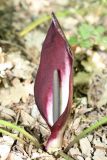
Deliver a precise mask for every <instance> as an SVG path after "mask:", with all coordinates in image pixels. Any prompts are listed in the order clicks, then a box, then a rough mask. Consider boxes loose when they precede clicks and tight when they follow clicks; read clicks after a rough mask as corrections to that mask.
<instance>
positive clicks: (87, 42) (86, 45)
mask: <svg viewBox="0 0 107 160" xmlns="http://www.w3.org/2000/svg"><path fill="white" fill-rule="evenodd" d="M79 44H80V46H81V47H83V48H89V47H91V46H92V42H91V41H90V40H88V39H87V40H81V41H80V43H79Z"/></svg>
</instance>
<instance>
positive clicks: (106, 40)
mask: <svg viewBox="0 0 107 160" xmlns="http://www.w3.org/2000/svg"><path fill="white" fill-rule="evenodd" d="M101 44H102V45H104V46H105V47H107V36H104V37H102V39H101Z"/></svg>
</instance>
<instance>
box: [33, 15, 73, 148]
mask: <svg viewBox="0 0 107 160" xmlns="http://www.w3.org/2000/svg"><path fill="white" fill-rule="evenodd" d="M72 79H73V55H72V53H71V51H70V47H69V45H68V43H67V41H66V38H65V36H64V33H63V32H62V29H61V27H60V25H59V23H58V20H57V19H56V17H55V15H54V14H52V22H51V25H50V28H49V30H48V33H47V36H46V38H45V40H44V43H43V47H42V52H41V60H40V65H39V69H38V72H37V75H36V80H35V87H34V95H35V102H36V104H37V106H38V109H39V111H40V113H41V115H42V116H43V118H44V119H45V121H46V123H47V124H48V126H49V128H50V131H51V135H50V137H49V138H48V140H47V143H46V149H47V150H48V151H55V150H57V149H58V148H60V147H61V144H62V138H63V133H64V130H65V126H66V122H67V119H68V115H69V112H70V107H71V105H72V92H73V80H72Z"/></svg>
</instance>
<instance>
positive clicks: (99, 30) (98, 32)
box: [94, 26, 105, 36]
mask: <svg viewBox="0 0 107 160" xmlns="http://www.w3.org/2000/svg"><path fill="white" fill-rule="evenodd" d="M104 32H105V28H104V27H103V26H98V27H96V28H95V29H94V35H98V36H100V35H101V34H103V33H104Z"/></svg>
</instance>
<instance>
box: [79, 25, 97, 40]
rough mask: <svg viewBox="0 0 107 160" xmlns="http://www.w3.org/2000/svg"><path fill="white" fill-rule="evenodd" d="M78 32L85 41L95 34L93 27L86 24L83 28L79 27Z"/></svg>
mask: <svg viewBox="0 0 107 160" xmlns="http://www.w3.org/2000/svg"><path fill="white" fill-rule="evenodd" d="M78 31H79V34H80V35H81V37H82V38H83V39H87V38H89V37H90V36H91V35H92V34H93V31H94V27H93V26H92V25H89V24H86V23H84V24H82V25H81V26H79V30H78Z"/></svg>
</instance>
